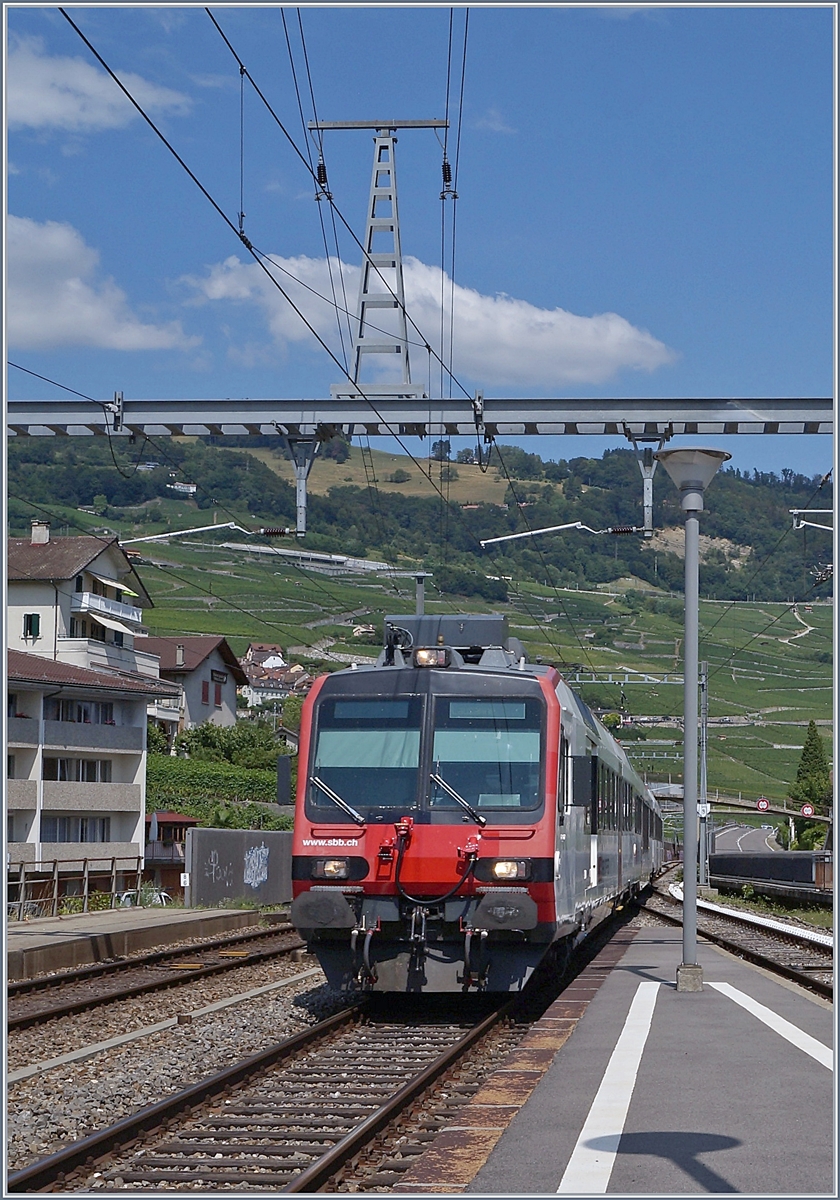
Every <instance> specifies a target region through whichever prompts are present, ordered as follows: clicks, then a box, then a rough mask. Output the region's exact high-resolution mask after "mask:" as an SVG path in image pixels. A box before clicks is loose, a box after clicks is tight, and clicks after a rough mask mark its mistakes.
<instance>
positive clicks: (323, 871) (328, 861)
mask: <svg viewBox="0 0 840 1200" xmlns="http://www.w3.org/2000/svg"><path fill="white" fill-rule="evenodd" d="M349 876H350V863H349V862H348V861H347V859H346V858H315V859H313V860H312V878H313V879H347V878H349Z"/></svg>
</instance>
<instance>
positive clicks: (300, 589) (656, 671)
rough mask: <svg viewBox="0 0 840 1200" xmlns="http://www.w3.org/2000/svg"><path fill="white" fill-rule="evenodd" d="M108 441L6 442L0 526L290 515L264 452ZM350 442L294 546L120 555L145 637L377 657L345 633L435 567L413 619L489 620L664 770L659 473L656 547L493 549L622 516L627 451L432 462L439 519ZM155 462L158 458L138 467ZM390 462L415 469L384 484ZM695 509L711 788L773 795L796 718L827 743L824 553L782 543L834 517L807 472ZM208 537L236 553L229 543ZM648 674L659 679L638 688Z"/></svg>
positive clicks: (600, 544)
mask: <svg viewBox="0 0 840 1200" xmlns="http://www.w3.org/2000/svg"><path fill="white" fill-rule="evenodd" d="M243 440H244V439H243ZM103 442H105V439H99V438H96V439H93V438H89V439H83V438H78V439H59V438H28V439H15V440H13V441H12V443H11V445H10V448H9V491H10V497H11V498H10V501H9V521H10V529H11V532H12V533H13V534H18V535H22V534H24V533H25V532H26V531H27V529H28V526H29V521H30V520H31V519H32V517H41V518H42V517H44V516H49V518H50V519H51V520H52V525H53V534H54V535H55V536H60V535H62V534H74V533H79V532H96V533H102V534H103V535H105V536H108V535H110V534H112V533H118V534H119V535H120V537H121V538H123V539H127V538H130V537H132V536H133V537H139V536H144V535H148V534H151V533H157V532H161V531H163V530H166V529H170V530H176V529H185V528H193V527H198V526H202V525H212V524H213V523H214V521H215V522H216V523H218V524H220V525H221V524H224V523H226V522H228V521H232V520H235V521H236V522H237V523H238V524H240V525H241V526H243V528H245V529H252V528H256V527H259V526H260V525H263V524H265V525H284V524H289V523H293V522H294V493H293V489H292V486H291V483H290V478H291V469H290V466H289V464H288V463H287V462H286V461H285V460H284V459H283V457H282V456H281V455H278V454H276V453H275V452H274V451H273V450H272V449H271V448H270V447H269V446H267V445H266V444H265V443H266V442H267V439H261V440H260V444H257V445H245V446H242V445H238V446H237V445H234V447H233V448H231V449H228V448H226V447H225V448H219V447H217V446H215V445H208V444H207V443H206V442H202V441H199V440H198V439H168V440H165V439H160V440H159V444H156V445H155V446H138V445H130V444H128V443H127V442H126V441H122V440H121V441H119V442H115V446H114V457H115V460H116V466H115V461H114V460H112V457H111V453H110V448H109V446H108V445H107V442H106V443H105V444H104V445H103ZM328 449H329V447H328ZM347 449H348V448H347V447H346V446H344V447H342V446H339V447H338V448H337V451H336V447H333V453H334V454H335V453H336V452H337V455H338V456H337V457H329V456H328V457H326V458H324V460H323V461H318V462H316V464H315V466H314V467H313V471H312V474H311V476H310V493H311V501H310V506H309V527H310V532H309V533H308V534H307V537H306V539H305V541H304V542H297V541H295V540H294V539H274V540H273V541H272V542H269V541H268V540H267V539H265V538H259V537H257V538H254V539H253V540H251V539H249V538H247V537H246V535H244V534H242V533H240V532H237V531H235V530H228V529H224V530H219V531H217V532H216V531H213V530H211V531H210V532H206V533H201V534H196V535H193V536H191V537H189V538H188V539H186V540H181V541H177V540H176V541H173V542H171V543H170V544H164V543H151V544H148V545H147V546H145V547H144V546H143V544H142V543H139V544H137V545H136V546H135V547H134V549H136V550H137V551H142V556H143V557H142V559H141V562H140V565H139V566H138V570H139V572H140V574H141V576H142V578H143V580H144V583H145V584H146V586H147V588H148V590H149V592H150V594H151V596H152V597H153V599H154V608H152V609H149V610H147V612H146V622H147V625H148V627H149V629H150V632H152V633H155V634H165V633H183V634H190V633H220V634H224V635H225V636H227V637H228V639H229V640H230V643H231V645H232V647H233V649H234V650H235V651H236V652H237V653H240V654H241V653H242V652H243V651H244V650H245V648H246V647H247V645H248V643H249V642H250V641H253V640H258V641H272V642H274V641H276V642H279V643H280V644H281V645H282V646H283V647H284V649H285V650H286V651H287V653H289V654H291V656H292V658H293V659H295V660H297V661H301V662H304V663H308V664H311V666H312V667H313V668H315V669H320V668H321V667H325V668H327V669H335V668H336V667H338V666H340V665H342V664H343V663H344V662H346V661H348V660H349V659H350V658H354V657H355V658H361V657H363V656H371V655H374V654H375V653H376V647H375V646H374V645H371V644H365V643H364V642H360V641H359V640H358V639H354V637H353V632H352V630H353V627H354V626H355V625H358V624H360V623H372V624H376V625H377V626H378V627H380V628H381V618H382V616H383V614H385V613H392V612H397V613H398V612H413V611H414V583H413V579H412V578H411V576H410V573H411V572H412V571H414V570H416V569H418V568H423V569H425V570H428V571H431V572H432V574H433V579H432V580H431V581H429V584H428V586H427V610H428V611H430V612H452V611H487V610H488V608H489V609H494V610H496V611H503V612H506V613H507V614H508V616H509V619H510V624H511V632H512V633H515V634H516V635H517V636H519V637H520V638H521V639H522V641H523V642H524V643H525V645H526V647H527V648H528V651H529V654H530V656H531V657H532V658H536V657H537V656H540V657H541V658H542V660H543V661H545V662H551V663H555V664H556V665H557V667H558V669H559V670H560V671H561V672H562V673H563V674H564V675H565V676H566V677H567V678H569V679H570V680H572V681H573V683H574V686H575V687H577V688H578V690H580V691H581V692H582V694H583V696H584V698H585V699H587V700H588V701H589V702H591V703H592V704H594V705H597V706H599V707H606V708H610V709H615V710H618V709H620V708H621V707H622V703H623V706H624V708H625V710H626V711H627V712H629V713H630V714H632V715H633V716H634V717H640V716H641V717H659V718H662V719H661V720H660V721H659V722H657V723H656V724H653V725H649V726H647V734H648V736H647V738H645V739H643V740H637V741H633V742H628V743H627V747H628V752H629V753H630V754H631V756H632V757H633V758H634V761H636V762H637V764H638V766H639V768H640V769H641V770H643V771H645V772H647V774H648V777H649V778H651V779H654V778H655V779H667V778H668V776H669V774H670V775H671V777H672V778H674V779H675V780H676V779H678V778H679V772H680V766H681V763H680V759H681V745H680V744H679V743H680V739H681V730H680V728H679V725H678V722H677V720H676V717H677V716H678V714H679V713H680V712H681V711H682V687H681V685H678V684H675V683H674V682H671V681H670V680H669V679H668V677H669V676H673V675H674V673H675V672H677V673H678V672H679V670H680V666H681V637H682V612H683V608H682V597H681V595H680V594H679V592H680V589H681V586H682V561H681V559H680V557H679V553H678V551H679V549H680V537H681V533H680V532H679V525H680V518H679V513H678V501H677V497H676V494H675V493H674V491H673V489H672V488H671V487H670V484H669V483H668V481H667V480H666V479H665V478H664V477H663V476H662V473H658V474H657V480H656V491H657V505H656V511H655V524H656V527H657V528H658V529H660V530H664V531H666V532H667V530H668V529H672V530H676V531H677V532H676V533H675V534H674V536H673V537H672V538H670V540H669V538H668V537H667V536H666V534H665V533H660V534H658V535H657V538H655V539H653V544H652V545H651V544H645V542H644V541H643V539H642V538H641V537H638V536H634V537H629V538H628V537H624V538H621V539H617V538H609V537H602V538H595V537H593V536H592V535H583V534H580V533H577V532H573V533H571V534H566V535H555V536H548V537H545V538H543V539H541V541H540V542H539V544H538V543H537V541H536V540H534V541H533V542H529V541H525V542H514V543H512V544H509V545H508V546H507V547H506V548H505V551H504V553H503V554H495V555H491V554H489V553H482V552H481V550H480V548H479V547H478V546H477V544H476V542H477V539H478V538H481V537H490V536H495V535H498V534H500V533H502V532H505V531H514V530H518V529H521V528H523V524H522V521H523V515H525V516H527V519H528V522H529V524H530V525H531V527H540V526H543V525H551V524H559V523H561V522H564V521H568V520H583V521H584V522H585V523H586V524H588V525H591V526H592V527H593V528H603V527H604V526H606V525H608V524H632V523H635V522H636V521H638V520H639V519H640V514H639V501H640V497H641V480H640V476H639V472H638V468H637V465H636V463H635V460H634V458H633V456H632V454H630V453H629V452H627V451H614V452H608V453H607V454H605V455H604V456H603V458H602V459H600V460H591V459H572V460H570V461H569V462H561V463H546V462H543V460H541V459H540V458H539V457H538V456H537V455H529V454H526V453H525V452H523V451H517V450H516V449H515V448H505V449H504V451H503V455H504V461H503V464H502V465H500V464H497V465H493V463H492V462H491V464H490V467H489V470H488V471H487V472H486V473H482V472H481V471H480V470H479V468H478V466H476V465H475V464H471V463H456V464H454V471H457V478H450V479H449V481H448V482H444V483H442V482H441V480H440V471H441V467H445V466H446V465H447V464H442V463H440V462H433V463H432V464H431V472H432V477H433V478H434V479H435V480H436V482H437V484H438V486H439V487H440V488H441V490H442V491H444V493H446V492H447V490H448V494H449V505H448V506H446V505H444V504H443V503H442V502H441V500H440V498H439V497H438V496H437V495H435V494H434V492H432V493H431V494H430V492H429V488H430V485H429V482H428V477H426V479H425V482H424V481H423V480H422V479H421V478H420V476H421V472H420V470H419V468H418V467H417V466H416V465H415V464H413V463H411V461H410V460H408V461H406V460H405V458H399V457H398V456H395V455H386V454H381V453H378V452H373V455H372V456H371V457H369V458H367V460H366V463H363V462H362V458H361V452H360V450H359V448H358V447H355V446H354V447H352V448H349V457H347V456H346V451H347ZM163 452H165V457H164V453H163ZM342 456H344V457H343V461H340V460H341V459H342ZM150 462H157V463H158V465H157V466H154V467H152V469H150V470H140V469H138V466H147V465H149V463H150ZM400 463H404V464H405V469H404V471H403V473H404V474H409V476H411V478H410V479H409V480H408V481H403V482H401V483H394V482H389V480H388V476H389V475H394V474H395V473H397V472H398V471H399V470H401V469H402V468H401V467H400ZM395 464H396V465H395ZM425 465H426V467H427V468H428V466H429V464H428V462H426V464H425ZM117 467H119V469H117ZM505 471H507V475H509V476H510V477H511V479H513V486H512V487H511V485H510V484H509V482H508V477H507V475H506V474H505ZM453 473H454V472H453ZM374 476H375V478H376V483H375V485H374V484H373V482H372V481H373V478H374ZM366 479H367V480H368V481H370V487H368V486H367V484H366V483H365V480H366ZM173 480H175V481H178V480H181V481H184V480H185V481H188V482H195V483H196V485H197V488H198V491H197V493H196V497H195V499H189V498H183V497H180V496H178V495H177V494H176V493H174V492H173V491H172V489H171V487H170V486H168V485H170V484H171V483H172V482H173ZM362 485H363V486H362ZM481 489H484V490H481ZM514 497H516V499H514ZM707 500H708V507H709V511H708V512H707V513H705V514H704V516H703V519H702V526H701V528H702V530H703V534H704V535H705V536H706V537H708V538H709V539H710V540H708V541H706V542H704V547H703V548H704V553H705V564H704V567H703V569H702V571H701V593H702V595H703V599H702V602H701V647H700V655H701V659H707V660H708V662H709V667H710V715H711V720H712V724H711V728H710V738H709V786H710V788H712V789H714V788H719V789H720V790H721V791H722V792H726V793H729V794H732V793H736V794H737V792H738V791H742V792H743V794H744V796H747V797H752V796H758V795H760V794H765V795H767V796H768V797H770V798H772V799H782V798H783V797H784V795H785V793H786V791H787V787H788V785H789V783H790V782H791V781H792V780H793V778H794V776H795V773H796V766H797V763H798V761H799V752H800V750H801V746H802V742H803V740H804V735H805V729H806V726H807V722H808V720H809V719H811V718H814V719H815V720H817V721H819V722H821V723H822V724H821V726H820V730H821V733H822V734H823V736H824V737H826V738H829V737H830V725H829V722H830V720H831V712H832V709H831V697H832V670H831V648H832V642H831V618H832V608H831V604H830V583H823V584H817V583H816V582H815V577H814V574H813V572H814V570H815V569H816V568H817V567H818V566H819V565H821V564H825V563H826V562H830V560H831V545H830V536H829V535H828V534H821V533H819V532H817V531H813V530H811V531H808V534H807V535H806V534H803V533H801V532H799V533H796V532H794V531H793V530H792V529H791V525H790V515H789V513H788V509H789V508H793V507H805V505H806V504H807V503H808V502H809V501H811V502H812V503H813V504H814V505H815V506H818V507H821V508H825V507H829V505H830V502H831V489H830V486H829V485H828V484H824V485H823V486H822V487H820V480H819V478H818V477H815V478H814V479H806V478H804V477H802V476H794V475H792V474H790V473H788V474H787V475H786V476H785V478H783V479H777V478H776V477H775V476H766V475H758V474H755V475H754V476H753V477H750V478H745V477H743V476H741V475H739V474H738V473H736V472H722V473H721V475H720V476H719V477H718V478H717V479H716V480H715V482H714V484H713V486H712V487H711V488H710V489H709V492H708V494H707ZM520 503H524V504H526V505H529V506H530V507H528V508H527V509H524V510H523V509H521V508H519V504H520ZM463 505H469V508H464V507H462V506H463ZM505 505H507V507H504V506H505ZM82 509H89V510H92V511H87V512H85V511H81V510H82ZM224 541H231V542H234V541H235V542H243V543H244V542H247V543H248V544H249V545H250V546H251V547H252V550H250V551H247V550H246V551H243V550H234V549H224V548H222V547H221V543H222V542H224ZM271 545H274V546H276V547H278V548H286V549H302V548H306V549H311V550H317V551H322V552H328V553H342V554H354V555H358V556H360V557H372V558H376V559H382V560H384V561H387V562H390V563H392V564H393V565H394V566H395V567H396V568H397V569H398V570H399V571H403V572H405V573H406V575H404V576H402V577H400V576H398V575H389V574H387V573H383V574H381V575H377V574H364V575H362V574H359V575H353V576H341V577H335V578H332V577H328V576H326V575H324V574H320V573H316V572H314V571H311V570H306V569H303V568H302V567H300V566H298V565H295V564H294V563H292V562H290V560H289V559H288V558H283V557H281V556H277V555H273V554H272V553H258V551H260V550H263V551H268V550H269V548H270V546H271ZM129 548H131V547H129ZM745 596H750V597H752V596H755V597H757V599H756V600H755V601H752V600H750V601H747V600H746V599H745ZM792 598H798V603H796V604H791V599H792ZM610 674H612V677H613V682H609V676H610ZM646 675H647V676H650V677H652V680H654V681H660V682H650V681H648V682H635V680H636V679H640V678H643V677H644V676H646ZM625 677H627V680H628V681H627V682H624V680H625ZM593 680H594V681H593ZM631 680H633V681H632V682H631ZM622 692H623V693H624V698H623V701H622Z"/></svg>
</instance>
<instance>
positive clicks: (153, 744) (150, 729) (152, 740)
mask: <svg viewBox="0 0 840 1200" xmlns="http://www.w3.org/2000/svg"><path fill="white" fill-rule="evenodd" d="M146 749H147V750H148V751H149V753H150V754H168V753H169V745H168V743H167V740H166V734H165V733H164V732H163V730H162V729H161V727H160V725H156V724H155V723H154V721H149V722H148V724H147V725H146Z"/></svg>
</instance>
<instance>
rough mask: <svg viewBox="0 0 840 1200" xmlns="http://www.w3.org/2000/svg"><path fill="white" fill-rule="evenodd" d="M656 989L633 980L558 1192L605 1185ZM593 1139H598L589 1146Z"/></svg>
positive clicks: (578, 1191) (592, 1191)
mask: <svg viewBox="0 0 840 1200" xmlns="http://www.w3.org/2000/svg"><path fill="white" fill-rule="evenodd" d="M658 991H659V984H658V983H647V982H646V983H640V984H639V987H638V989H637V991H636V995H635V996H634V997H633V1003H632V1004H631V1005H630V1011H629V1012H628V1014H627V1020H626V1021H625V1022H624V1028H623V1029H622V1031H621V1035H620V1037H619V1039H618V1041H617V1043H616V1047H615V1049H614V1050H613V1052H612V1057H611V1058H610V1061H609V1062H608V1064H607V1069H606V1071H605V1072H604V1078H603V1079H602V1080H601V1086H600V1087H599V1088H598V1093H597V1095H596V1096H595V1099H594V1100H593V1101H592V1107H591V1108H590V1110H589V1115H588V1116H587V1118H586V1121H585V1122H584V1125H583V1129H582V1130H581V1131H580V1137H579V1138H578V1140H577V1145H576V1146H575V1148H574V1150H573V1151H572V1157H571V1158H570V1159H569V1162H568V1164H567V1166H566V1170H565V1172H564V1174H563V1178H562V1179H561V1180H560V1186H559V1187H558V1189H557V1191H558V1193H565V1194H567V1195H568V1194H570V1193H571V1194H577V1195H582V1194H583V1195H592V1194H599V1193H603V1192H606V1190H607V1185H608V1184H609V1182H610V1175H611V1174H612V1169H613V1164H614V1163H615V1156H616V1153H617V1151H618V1143H619V1142H620V1141H621V1135H622V1133H623V1131H624V1122H625V1121H626V1119H627V1110H628V1109H629V1107H630V1100H631V1097H632V1095H633V1088H634V1087H635V1086H636V1076H637V1074H638V1071H639V1064H640V1063H641V1061H642V1053H643V1051H644V1048H645V1042H646V1041H647V1037H648V1033H649V1032H650V1025H651V1021H652V1020H653V1009H654V1006H655V1004H656V997H657V993H658ZM596 1139H597V1143H598V1144H597V1145H596V1146H592V1145H591V1144H590V1143H592V1142H593V1141H595V1140H596Z"/></svg>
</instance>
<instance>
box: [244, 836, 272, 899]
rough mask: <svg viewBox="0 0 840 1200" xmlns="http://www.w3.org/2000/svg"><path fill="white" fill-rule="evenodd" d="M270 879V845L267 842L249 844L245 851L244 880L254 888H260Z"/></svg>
mask: <svg viewBox="0 0 840 1200" xmlns="http://www.w3.org/2000/svg"><path fill="white" fill-rule="evenodd" d="M267 881H268V847H267V846H266V844H265V842H263V843H262V845H261V846H249V847H248V849H247V850H246V851H245V875H244V879H243V882H244V883H245V884H246V885H247V886H248V887H252V888H258V887H260V886H261V885H262V884H264V883H266V882H267Z"/></svg>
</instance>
